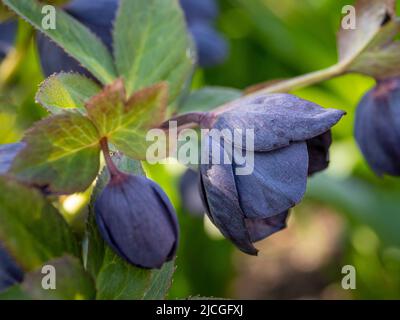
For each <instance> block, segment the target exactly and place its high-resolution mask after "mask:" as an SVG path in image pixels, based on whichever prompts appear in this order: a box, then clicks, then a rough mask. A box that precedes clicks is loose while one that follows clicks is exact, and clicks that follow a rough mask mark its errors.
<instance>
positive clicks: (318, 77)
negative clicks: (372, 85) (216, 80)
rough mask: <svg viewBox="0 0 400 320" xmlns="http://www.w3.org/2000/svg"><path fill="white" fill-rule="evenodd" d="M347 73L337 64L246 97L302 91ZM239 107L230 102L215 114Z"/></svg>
mask: <svg viewBox="0 0 400 320" xmlns="http://www.w3.org/2000/svg"><path fill="white" fill-rule="evenodd" d="M344 73H346V65H345V64H341V63H339V64H336V65H333V66H331V67H329V68H326V69H323V70H318V71H314V72H311V73H308V74H305V75H301V76H298V77H294V78H292V79H288V80H282V81H278V82H275V83H274V84H271V85H269V86H267V87H265V88H262V89H259V90H257V91H254V92H252V93H250V94H248V95H246V98H252V97H254V98H256V97H258V96H260V95H263V94H268V93H285V92H290V91H293V90H295V89H300V88H304V87H307V86H311V85H314V84H317V83H320V82H322V81H326V80H329V79H332V78H335V77H338V76H340V75H343V74H344ZM236 105H237V103H236V101H235V100H234V101H231V102H228V103H227V104H224V105H222V106H220V107H218V108H217V109H216V110H215V112H216V113H217V114H219V113H222V112H225V111H227V110H229V109H231V108H234V107H235V106H236Z"/></svg>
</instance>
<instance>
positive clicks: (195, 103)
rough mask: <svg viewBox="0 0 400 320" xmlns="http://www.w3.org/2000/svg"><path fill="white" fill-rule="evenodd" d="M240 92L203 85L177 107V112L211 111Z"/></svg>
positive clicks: (240, 94) (236, 96)
mask: <svg viewBox="0 0 400 320" xmlns="http://www.w3.org/2000/svg"><path fill="white" fill-rule="evenodd" d="M241 96H242V92H241V91H240V90H237V89H231V88H223V87H205V88H202V89H200V90H197V91H194V92H192V93H191V94H190V95H189V96H188V97H187V99H186V101H185V102H184V103H183V105H182V107H181V108H180V109H179V113H188V112H195V111H203V112H204V111H211V110H212V109H214V108H216V107H219V106H221V105H223V104H225V103H228V102H230V101H233V100H235V99H238V98H240V97H241Z"/></svg>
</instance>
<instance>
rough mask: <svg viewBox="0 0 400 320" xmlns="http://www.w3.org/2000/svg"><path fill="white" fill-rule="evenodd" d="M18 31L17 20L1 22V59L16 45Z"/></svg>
mask: <svg viewBox="0 0 400 320" xmlns="http://www.w3.org/2000/svg"><path fill="white" fill-rule="evenodd" d="M16 32H17V23H16V22H15V21H6V22H3V23H0V61H1V60H2V59H4V57H5V56H6V55H7V53H8V52H9V51H10V49H11V48H12V47H13V46H14V41H15V35H16Z"/></svg>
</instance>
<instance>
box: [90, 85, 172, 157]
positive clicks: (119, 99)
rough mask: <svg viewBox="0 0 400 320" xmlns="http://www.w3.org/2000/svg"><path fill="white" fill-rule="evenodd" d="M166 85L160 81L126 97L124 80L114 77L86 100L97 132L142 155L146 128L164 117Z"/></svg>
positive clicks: (131, 154) (131, 153) (127, 151)
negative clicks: (111, 81)
mask: <svg viewBox="0 0 400 320" xmlns="http://www.w3.org/2000/svg"><path fill="white" fill-rule="evenodd" d="M167 94H168V90H167V85H166V83H163V82H162V83H159V84H156V85H153V86H151V87H148V88H145V89H142V90H140V91H137V92H136V93H135V94H133V95H132V96H131V97H129V98H128V99H127V100H126V98H125V96H126V94H125V90H124V84H123V82H122V80H117V81H116V82H114V83H113V84H112V85H110V86H107V87H106V88H105V89H104V90H103V91H102V92H101V93H100V94H99V95H96V96H94V97H93V98H92V99H90V101H89V102H88V103H87V106H86V108H87V113H88V116H89V118H90V119H91V120H92V121H93V123H94V124H95V125H96V127H97V129H98V131H99V132H100V135H101V136H102V137H107V138H108V140H109V141H110V142H111V143H112V144H113V145H114V146H115V147H116V148H117V149H118V150H120V151H122V152H124V153H125V154H126V155H127V156H129V157H131V158H134V159H145V157H146V150H147V148H148V145H149V142H147V141H146V134H147V132H148V130H149V129H151V128H154V127H157V126H159V125H160V124H161V123H162V122H163V121H164V119H165V113H166V108H167Z"/></svg>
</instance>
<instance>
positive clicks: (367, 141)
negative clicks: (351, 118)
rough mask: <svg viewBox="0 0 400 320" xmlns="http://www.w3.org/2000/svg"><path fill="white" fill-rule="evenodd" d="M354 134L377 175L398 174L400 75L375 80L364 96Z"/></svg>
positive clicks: (399, 155)
mask: <svg viewBox="0 0 400 320" xmlns="http://www.w3.org/2000/svg"><path fill="white" fill-rule="evenodd" d="M355 137H356V140H357V143H358V145H359V147H360V149H361V151H362V153H363V155H364V157H365V159H366V160H367V162H368V164H369V165H370V166H371V168H372V170H373V171H374V172H375V173H376V174H377V175H384V174H388V175H392V176H400V78H392V79H387V80H383V81H380V82H378V84H377V85H376V87H375V88H373V89H372V90H371V91H369V92H368V93H367V94H366V95H365V96H364V97H363V99H362V100H361V102H360V104H359V105H358V108H357V113H356V123H355Z"/></svg>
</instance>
